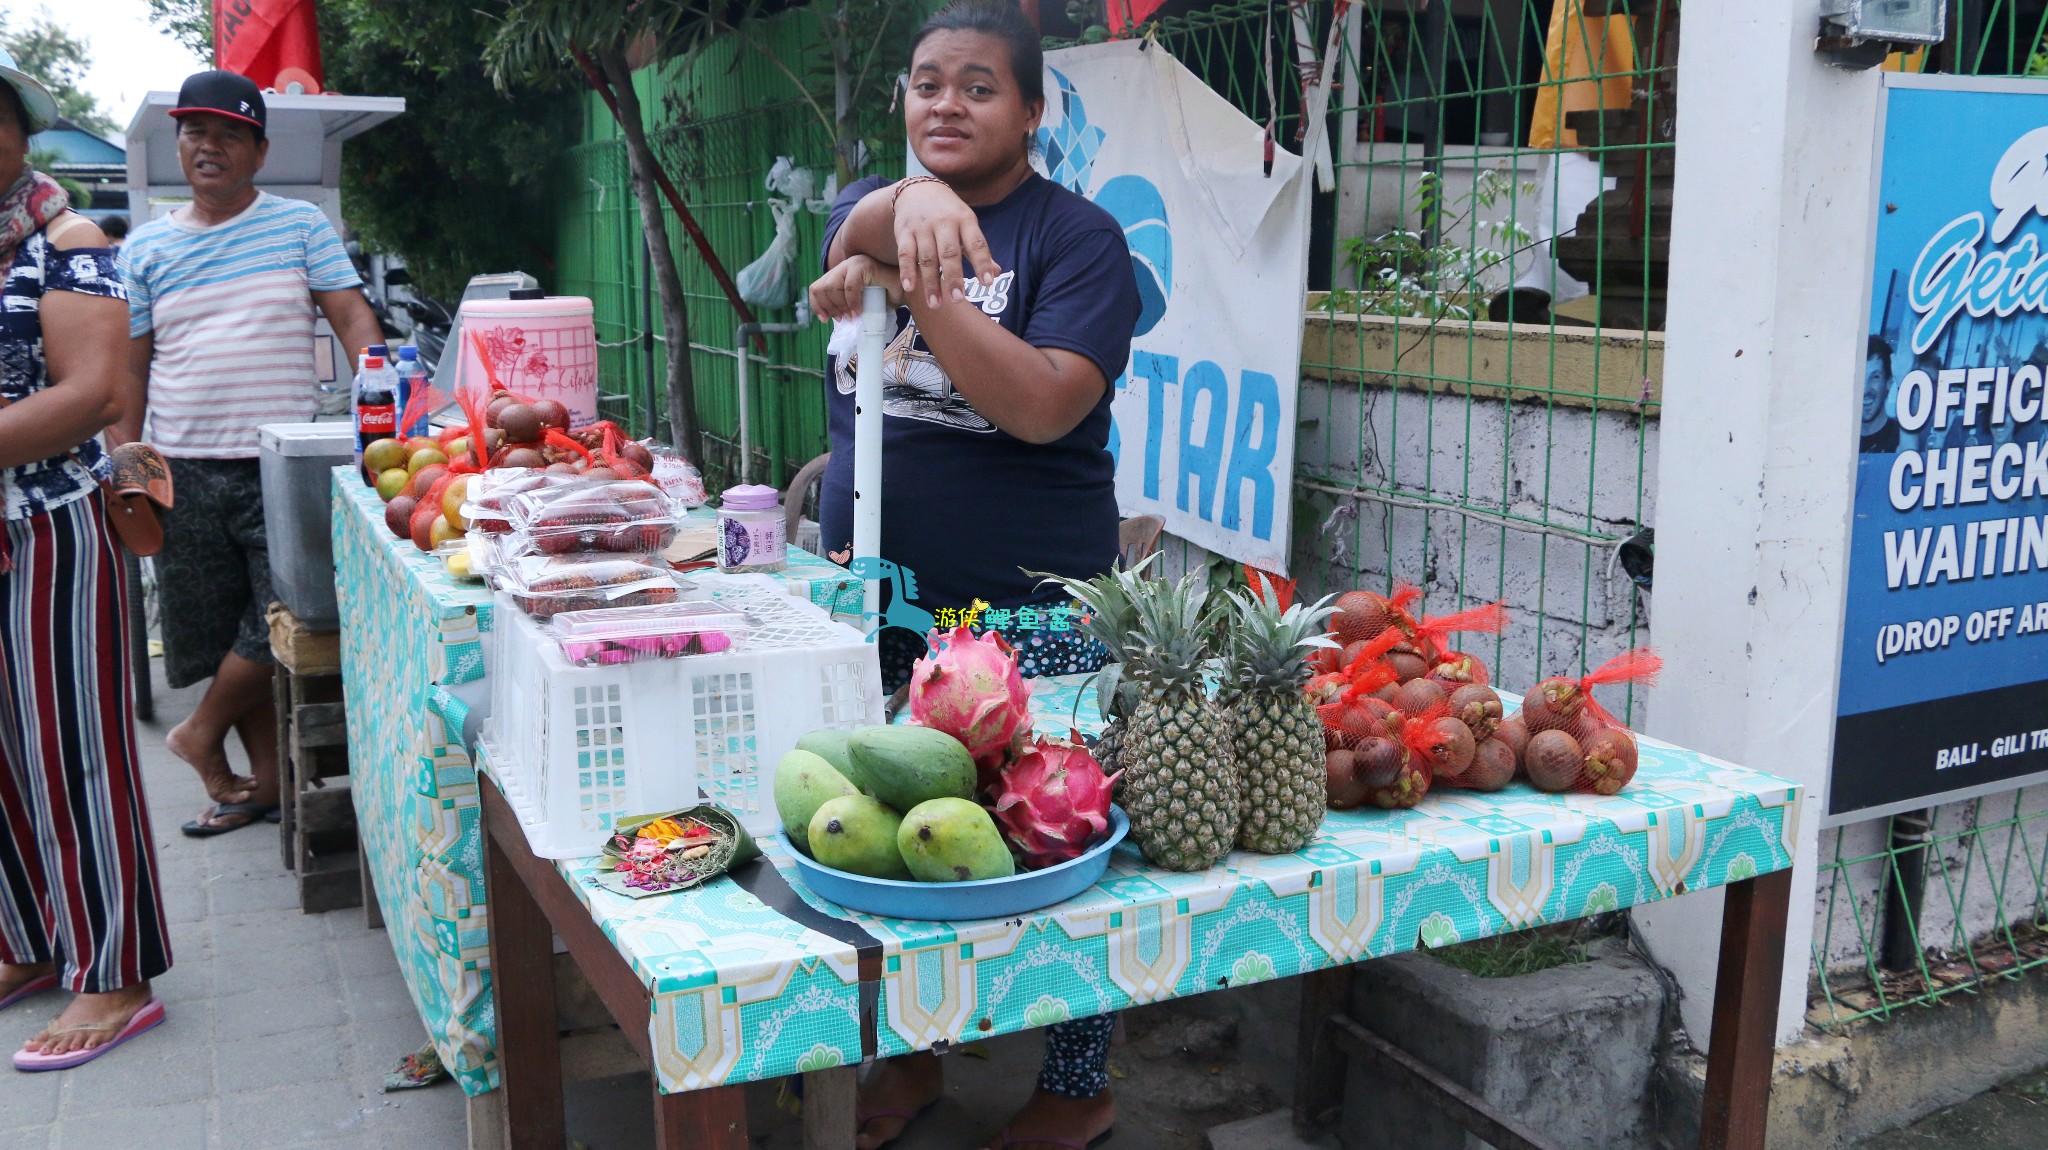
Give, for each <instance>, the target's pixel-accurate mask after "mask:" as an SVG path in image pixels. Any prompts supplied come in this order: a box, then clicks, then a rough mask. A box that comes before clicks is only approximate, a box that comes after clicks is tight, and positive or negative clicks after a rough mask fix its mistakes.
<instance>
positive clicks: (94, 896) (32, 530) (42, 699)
mask: <svg viewBox="0 0 2048 1150" xmlns="http://www.w3.org/2000/svg"><path fill="white" fill-rule="evenodd" d="M5 530H6V532H7V547H8V558H9V560H10V562H9V563H8V564H7V566H8V568H9V569H8V570H7V571H5V572H0V758H4V759H5V760H6V761H5V763H4V764H0V819H4V820H5V824H6V825H5V834H4V835H0V961H4V962H7V963H10V964H17V965H19V964H27V963H41V962H51V961H56V962H60V963H61V964H62V965H63V974H64V982H65V985H66V986H68V987H70V988H71V989H72V990H74V991H79V992H82V993H88V994H98V993H104V992H106V991H110V990H118V989H120V988H122V987H125V986H131V985H134V984H135V983H138V982H141V981H143V980H144V979H149V978H154V977H156V976H157V975H160V974H162V973H163V972H164V971H166V970H168V969H170V965H171V945H170V938H169V935H168V933H167V932H166V931H165V929H164V917H163V894H162V891H161V890H160V889H159V887H158V884H157V865H156V847H155V844H154V843H153V841H152V840H151V838H150V831H149V814H148V812H147V810H145V808H144V806H143V798H142V770H141V764H140V763H139V762H138V761H137V759H136V754H135V716H134V711H133V709H132V707H133V703H132V699H133V696H132V695H131V694H130V693H129V692H130V682H129V676H130V675H131V674H133V673H134V670H135V669H134V668H132V667H131V666H130V663H131V660H130V658H129V653H128V652H129V648H128V640H127V619H128V583H127V577H126V569H125V567H124V566H123V557H122V554H121V547H120V542H119V540H117V539H116V538H115V536H114V532H113V528H112V526H111V525H110V524H109V523H108V522H107V518H106V515H105V511H104V504H103V502H102V497H101V495H100V494H99V493H98V492H94V493H93V494H92V495H90V496H88V497H87V498H84V499H80V500H76V501H74V502H71V503H68V504H65V505H64V506H62V507H59V508H57V509H55V510H53V511H49V512H45V513H44V514H41V515H32V516H30V517H28V518H26V519H10V520H7V521H6V527H5ZM144 670H145V673H146V669H144Z"/></svg>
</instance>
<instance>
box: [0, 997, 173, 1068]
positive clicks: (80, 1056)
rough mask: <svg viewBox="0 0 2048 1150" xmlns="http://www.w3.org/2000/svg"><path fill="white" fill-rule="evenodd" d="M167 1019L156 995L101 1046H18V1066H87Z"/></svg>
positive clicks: (70, 1028) (67, 1031)
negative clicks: (45, 1049)
mask: <svg viewBox="0 0 2048 1150" xmlns="http://www.w3.org/2000/svg"><path fill="white" fill-rule="evenodd" d="M163 1020H164V1004H163V1003H162V1002H161V1001H160V1000H158V999H154V998H152V999H150V1000H149V1001H148V1002H147V1003H144V1004H143V1007H142V1009H141V1010H138V1011H136V1012H135V1014H134V1016H133V1017H131V1018H130V1019H129V1020H128V1022H127V1024H126V1025H125V1026H123V1027H121V1029H120V1030H119V1031H118V1032H117V1033H116V1034H115V1035H114V1036H113V1037H112V1038H109V1039H108V1040H106V1041H105V1042H102V1043H100V1044H99V1045H98V1046H89V1047H87V1048H85V1049H84V1050H74V1051H72V1052H71V1053H69V1054H42V1053H39V1052H37V1051H33V1050H17V1051H15V1052H14V1068H15V1069H16V1070H27V1071H36V1070H69V1069H71V1068H72V1067H74V1066H83V1065H85V1064H86V1063H88V1062H91V1061H92V1060H93V1059H95V1058H98V1057H99V1056H100V1055H102V1054H105V1053H106V1052H107V1051H109V1050H112V1049H113V1048H115V1047H116V1046H119V1045H121V1044H122V1043H123V1042H126V1041H128V1040H129V1039H131V1038H133V1037H135V1036H136V1035H138V1034H141V1033H142V1032H144V1031H146V1030H151V1029H153V1028H155V1027H156V1026H158V1025H159V1024H161V1023H162V1022H163ZM105 1029H107V1027H105V1026H67V1027H65V1028H64V1029H62V1030H53V1031H51V1032H50V1033H51V1034H53V1035H54V1034H77V1033H79V1032H81V1031H86V1030H105Z"/></svg>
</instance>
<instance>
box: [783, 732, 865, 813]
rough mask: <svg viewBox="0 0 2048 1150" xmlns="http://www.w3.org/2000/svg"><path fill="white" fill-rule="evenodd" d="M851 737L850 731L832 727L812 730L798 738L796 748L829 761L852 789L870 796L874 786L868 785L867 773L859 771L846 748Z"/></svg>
mask: <svg viewBox="0 0 2048 1150" xmlns="http://www.w3.org/2000/svg"><path fill="white" fill-rule="evenodd" d="M852 739H853V732H852V731H847V730H840V729H837V728H834V729H831V730H824V731H812V732H811V733H810V734H807V735H805V736H804V737H803V738H800V739H798V740H797V741H796V745H797V749H798V750H800V751H809V752H810V753H812V754H814V755H816V756H818V757H819V758H821V759H823V760H825V761H826V762H828V763H831V764H832V769H833V770H835V771H838V772H839V773H840V774H841V775H844V776H845V777H846V781H847V782H849V783H852V784H853V785H854V789H856V790H858V791H859V792H860V793H861V794H864V795H867V796H869V797H870V798H872V797H874V794H875V792H874V788H872V787H870V786H869V785H868V778H867V775H866V774H864V773H863V772H862V771H861V769H860V766H859V765H858V764H857V763H855V762H854V761H853V755H852V754H851V753H850V752H849V751H848V750H847V743H848V742H850V741H851V740H852Z"/></svg>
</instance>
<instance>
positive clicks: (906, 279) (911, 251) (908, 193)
mask: <svg viewBox="0 0 2048 1150" xmlns="http://www.w3.org/2000/svg"><path fill="white" fill-rule="evenodd" d="M890 192H891V194H892V195H894V196H895V233H896V262H897V266H898V267H899V268H901V269H902V280H903V290H904V292H905V293H907V294H916V295H922V296H924V297H925V306H927V307H934V308H935V307H938V306H939V301H940V300H950V301H954V302H957V301H959V300H962V299H965V298H966V293H965V291H964V290H962V289H963V287H964V285H963V283H962V281H961V278H960V258H961V257H962V256H963V255H964V256H966V258H967V261H968V262H969V263H971V264H973V265H974V274H975V278H977V279H979V280H980V281H981V283H982V285H983V286H987V285H988V284H991V283H994V282H995V278H996V275H997V274H998V273H1000V272H1001V271H1002V270H1003V269H1002V268H1000V267H998V266H997V265H996V260H995V256H993V255H991V254H990V253H989V250H988V239H987V237H985V236H983V235H982V234H981V220H980V219H979V218H977V217H976V216H975V214H974V209H973V208H970V207H968V206H967V203H966V201H964V200H962V199H961V198H960V197H959V196H958V195H956V194H955V193H954V191H953V189H952V188H949V187H947V186H946V185H945V184H944V183H943V182H941V181H938V180H918V181H917V182H915V183H911V184H908V185H899V186H898V187H897V188H895V189H891V190H890Z"/></svg>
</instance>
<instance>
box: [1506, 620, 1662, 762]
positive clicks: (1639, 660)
mask: <svg viewBox="0 0 2048 1150" xmlns="http://www.w3.org/2000/svg"><path fill="white" fill-rule="evenodd" d="M1663 667H1664V660H1662V659H1661V658H1659V657H1658V656H1657V654H1656V652H1654V651H1652V650H1650V649H1649V648H1647V647H1637V648H1634V649H1631V650H1628V651H1624V652H1622V653H1621V654H1619V655H1616V656H1615V657H1614V658H1612V659H1609V660H1608V661H1607V662H1605V663H1602V664H1601V665H1600V666H1598V667H1596V668H1594V669H1593V670H1592V671H1591V672H1590V673H1588V674H1587V675H1585V676H1584V677H1582V678H1579V679H1565V678H1561V677H1554V678H1549V679H1545V680H1543V681H1542V682H1541V683H1538V684H1536V686H1535V688H1534V689H1533V690H1531V691H1530V692H1529V695H1528V697H1527V698H1526V699H1524V700H1523V702H1522V711H1521V716H1520V717H1521V719H1522V722H1523V724H1524V725H1525V726H1526V727H1527V730H1528V732H1529V741H1528V744H1527V745H1526V746H1525V747H1524V748H1523V751H1522V767H1523V770H1524V771H1526V772H1527V774H1528V776H1529V782H1530V785H1532V786H1534V787H1535V788H1536V789H1537V790H1541V791H1550V792H1552V793H1558V792H1563V791H1577V792H1579V793H1582V794H1596V795H1611V794H1614V793H1616V792H1618V791H1620V790H1621V789H1622V788H1623V787H1625V786H1627V785H1628V783H1629V780H1631V779H1633V778H1634V777H1635V773H1636V765H1637V758H1638V752H1637V747H1636V738H1635V735H1634V733H1633V732H1631V731H1630V730H1629V729H1628V727H1627V726H1626V725H1625V724H1623V723H1622V721H1621V720H1620V719H1617V718H1615V717H1614V715H1613V714H1612V713H1611V712H1609V711H1608V710H1607V709H1606V708H1605V707H1602V706H1601V705H1600V703H1599V701H1598V700H1596V699H1595V698H1593V688H1594V687H1596V686H1600V685H1603V684H1611V683H1629V684H1634V685H1636V686H1645V687H1647V686H1651V685H1653V684H1655V683H1656V681H1657V674H1658V672H1659V671H1661V670H1663Z"/></svg>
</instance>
